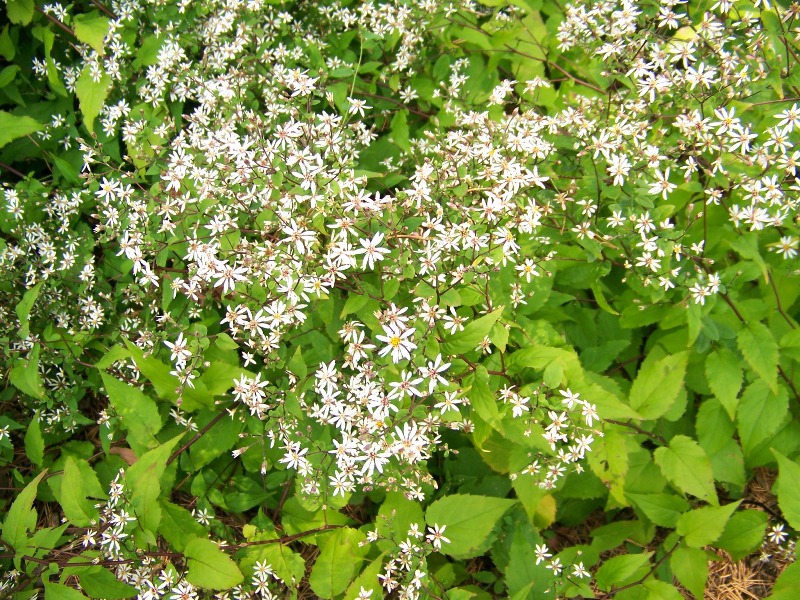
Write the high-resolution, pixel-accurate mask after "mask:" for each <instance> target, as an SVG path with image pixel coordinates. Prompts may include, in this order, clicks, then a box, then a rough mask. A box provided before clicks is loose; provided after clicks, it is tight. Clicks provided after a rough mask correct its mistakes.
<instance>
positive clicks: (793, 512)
mask: <svg viewBox="0 0 800 600" xmlns="http://www.w3.org/2000/svg"><path fill="white" fill-rule="evenodd" d="M772 453H773V454H774V455H775V458H776V459H777V461H778V481H777V482H776V488H777V492H778V506H780V508H781V512H782V513H783V516H784V517H785V518H786V521H787V522H788V523H789V525H791V526H792V528H793V529H795V530H797V529H800V465H798V464H797V463H796V462H795V461H793V460H790V459H788V458H786V457H785V456H784V455H783V454H781V453H780V452H778V451H777V450H773V451H772Z"/></svg>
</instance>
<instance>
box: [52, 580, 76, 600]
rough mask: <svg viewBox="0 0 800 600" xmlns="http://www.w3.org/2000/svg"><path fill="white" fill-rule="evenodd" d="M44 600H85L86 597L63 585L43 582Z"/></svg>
mask: <svg viewBox="0 0 800 600" xmlns="http://www.w3.org/2000/svg"><path fill="white" fill-rule="evenodd" d="M44 600H86V596H84V595H83V594H81V593H80V592H79V591H78V590H76V589H75V588H71V587H69V586H66V585H64V584H63V583H50V582H48V581H45V582H44Z"/></svg>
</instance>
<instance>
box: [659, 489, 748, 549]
mask: <svg viewBox="0 0 800 600" xmlns="http://www.w3.org/2000/svg"><path fill="white" fill-rule="evenodd" d="M739 504H741V500H739V501H738V502H732V503H731V504H726V505H725V506H704V507H702V508H696V509H694V510H691V511H689V512H687V513H684V514H683V515H681V518H680V519H678V524H677V526H676V528H675V531H677V532H678V535H682V536H683V540H684V542H686V545H687V546H690V547H692V548H702V547H703V546H707V545H709V544H711V543H712V542H715V541H716V540H717V539H718V538H719V536H721V535H722V532H723V531H724V529H725V525H726V523H727V522H728V519H730V518H731V515H732V514H733V513H734V511H736V509H737V508H739Z"/></svg>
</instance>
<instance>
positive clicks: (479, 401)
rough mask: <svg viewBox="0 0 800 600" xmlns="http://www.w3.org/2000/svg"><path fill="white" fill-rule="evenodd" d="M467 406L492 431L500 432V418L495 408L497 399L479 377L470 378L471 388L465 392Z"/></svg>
mask: <svg viewBox="0 0 800 600" xmlns="http://www.w3.org/2000/svg"><path fill="white" fill-rule="evenodd" d="M467 398H469V405H470V407H471V409H472V410H474V411H475V412H476V413H477V414H478V416H479V417H480V418H481V419H483V421H484V422H485V423H487V424H489V425H490V426H491V427H492V428H493V429H497V430H498V431H500V430H502V425H501V423H500V420H501V416H500V411H499V410H498V407H497V398H495V394H494V392H492V390H490V389H489V386H487V385H486V384H485V383H484V382H483V381H482V380H481V378H479V377H473V378H472V386H471V387H470V389H469V391H468V392H467Z"/></svg>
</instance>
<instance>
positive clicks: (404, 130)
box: [389, 110, 411, 152]
mask: <svg viewBox="0 0 800 600" xmlns="http://www.w3.org/2000/svg"><path fill="white" fill-rule="evenodd" d="M389 128H390V131H391V132H392V141H393V142H394V143H395V144H397V145H398V146H399V147H400V148H402V149H403V150H405V151H406V152H410V151H411V145H410V144H409V142H408V111H407V110H399V111H397V112H396V113H395V114H394V117H392V122H391V124H390V125H389Z"/></svg>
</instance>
